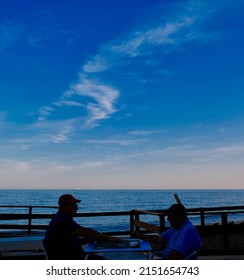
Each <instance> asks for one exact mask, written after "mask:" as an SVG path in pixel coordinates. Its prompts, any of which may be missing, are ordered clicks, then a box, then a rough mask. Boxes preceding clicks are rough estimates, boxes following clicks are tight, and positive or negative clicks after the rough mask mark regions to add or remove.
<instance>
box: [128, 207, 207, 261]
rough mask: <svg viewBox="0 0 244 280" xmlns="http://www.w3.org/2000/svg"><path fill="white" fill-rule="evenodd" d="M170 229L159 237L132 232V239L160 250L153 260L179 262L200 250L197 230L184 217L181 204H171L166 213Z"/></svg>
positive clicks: (183, 209)
mask: <svg viewBox="0 0 244 280" xmlns="http://www.w3.org/2000/svg"><path fill="white" fill-rule="evenodd" d="M166 212H167V214H168V221H169V223H170V225H171V227H170V228H169V229H168V230H167V231H165V232H163V233H162V234H161V235H143V234H140V233H138V232H133V233H132V237H137V238H141V239H143V240H147V241H150V242H151V244H152V247H155V246H157V248H158V249H159V250H162V251H161V252H160V254H158V255H156V256H155V257H154V259H168V260H180V259H183V258H184V257H186V256H187V255H189V254H191V253H193V252H194V251H196V250H199V249H200V248H201V238H200V235H199V233H198V231H197V229H196V228H195V227H194V226H193V225H192V223H191V222H190V221H189V220H188V218H187V216H186V209H185V207H184V206H183V205H182V204H173V205H172V206H171V207H170V208H169V209H168V210H167V211H166Z"/></svg>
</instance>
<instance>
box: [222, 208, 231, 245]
mask: <svg viewBox="0 0 244 280" xmlns="http://www.w3.org/2000/svg"><path fill="white" fill-rule="evenodd" d="M221 223H222V228H223V242H224V248H225V249H226V250H227V251H228V250H229V249H230V239H229V233H228V218H227V213H225V212H224V213H221Z"/></svg>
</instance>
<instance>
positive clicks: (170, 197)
mask: <svg viewBox="0 0 244 280" xmlns="http://www.w3.org/2000/svg"><path fill="white" fill-rule="evenodd" d="M64 193H71V194H72V195H74V196H75V197H77V198H79V199H80V200H81V203H80V204H79V210H78V211H79V212H100V211H129V210H131V209H144V210H153V209H166V208H168V207H169V206H170V205H171V204H173V203H175V198H174V193H177V194H178V196H179V198H180V200H181V202H182V203H183V204H184V205H185V207H186V208H192V207H215V206H234V205H237V206H240V205H244V190H0V205H15V206H19V205H24V206H29V205H31V206H44V205H45V206H57V200H58V197H59V196H60V195H62V194H64ZM3 211H4V212H5V213H6V208H5V209H2V208H0V213H3ZM7 211H8V213H10V211H11V209H8V210H7ZM17 211H18V212H20V213H23V212H24V211H26V210H24V209H18V210H17V209H15V210H14V212H15V213H16V212H17ZM40 212H42V213H43V212H48V213H54V212H56V210H55V209H48V210H45V211H44V210H43V209H36V210H35V212H34V213H40ZM75 219H76V221H77V222H78V223H80V224H82V225H83V226H91V227H94V228H96V229H97V230H101V231H113V230H129V218H128V217H123V216H120V217H103V218H100V217H99V218H79V219H78V218H75ZM190 219H191V218H190ZM192 219H193V222H195V223H198V221H194V218H192ZM208 219H209V221H210V222H219V221H216V220H213V219H214V218H213V217H211V216H210V217H209V218H208ZM240 219H242V220H244V215H242V216H240V215H239V216H233V217H231V220H240ZM38 223H40V221H38ZM44 223H47V221H44Z"/></svg>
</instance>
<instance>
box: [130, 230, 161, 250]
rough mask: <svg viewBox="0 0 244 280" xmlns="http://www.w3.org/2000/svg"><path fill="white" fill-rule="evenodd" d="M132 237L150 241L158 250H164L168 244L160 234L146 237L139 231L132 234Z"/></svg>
mask: <svg viewBox="0 0 244 280" xmlns="http://www.w3.org/2000/svg"><path fill="white" fill-rule="evenodd" d="M131 237H135V238H140V239H142V240H145V241H149V242H150V243H151V244H152V246H153V247H156V248H157V249H158V250H163V249H164V248H165V247H166V242H165V240H164V239H163V237H162V236H161V235H160V234H154V235H145V234H141V233H139V232H137V231H133V232H132V233H131Z"/></svg>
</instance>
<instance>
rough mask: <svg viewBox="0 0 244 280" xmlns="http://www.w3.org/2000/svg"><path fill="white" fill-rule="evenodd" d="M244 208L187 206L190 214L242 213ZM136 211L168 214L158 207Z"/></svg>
mask: <svg viewBox="0 0 244 280" xmlns="http://www.w3.org/2000/svg"><path fill="white" fill-rule="evenodd" d="M243 210H244V205H240V206H220V207H200V208H187V213H188V214H193V215H199V214H200V213H205V214H221V213H223V212H224V211H225V212H227V213H234V212H235V213H237V212H240V213H242V212H243ZM132 211H134V213H138V214H151V215H158V216H164V215H167V213H166V210H164V209H163V210H162V209H156V210H141V209H133V210H132Z"/></svg>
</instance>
